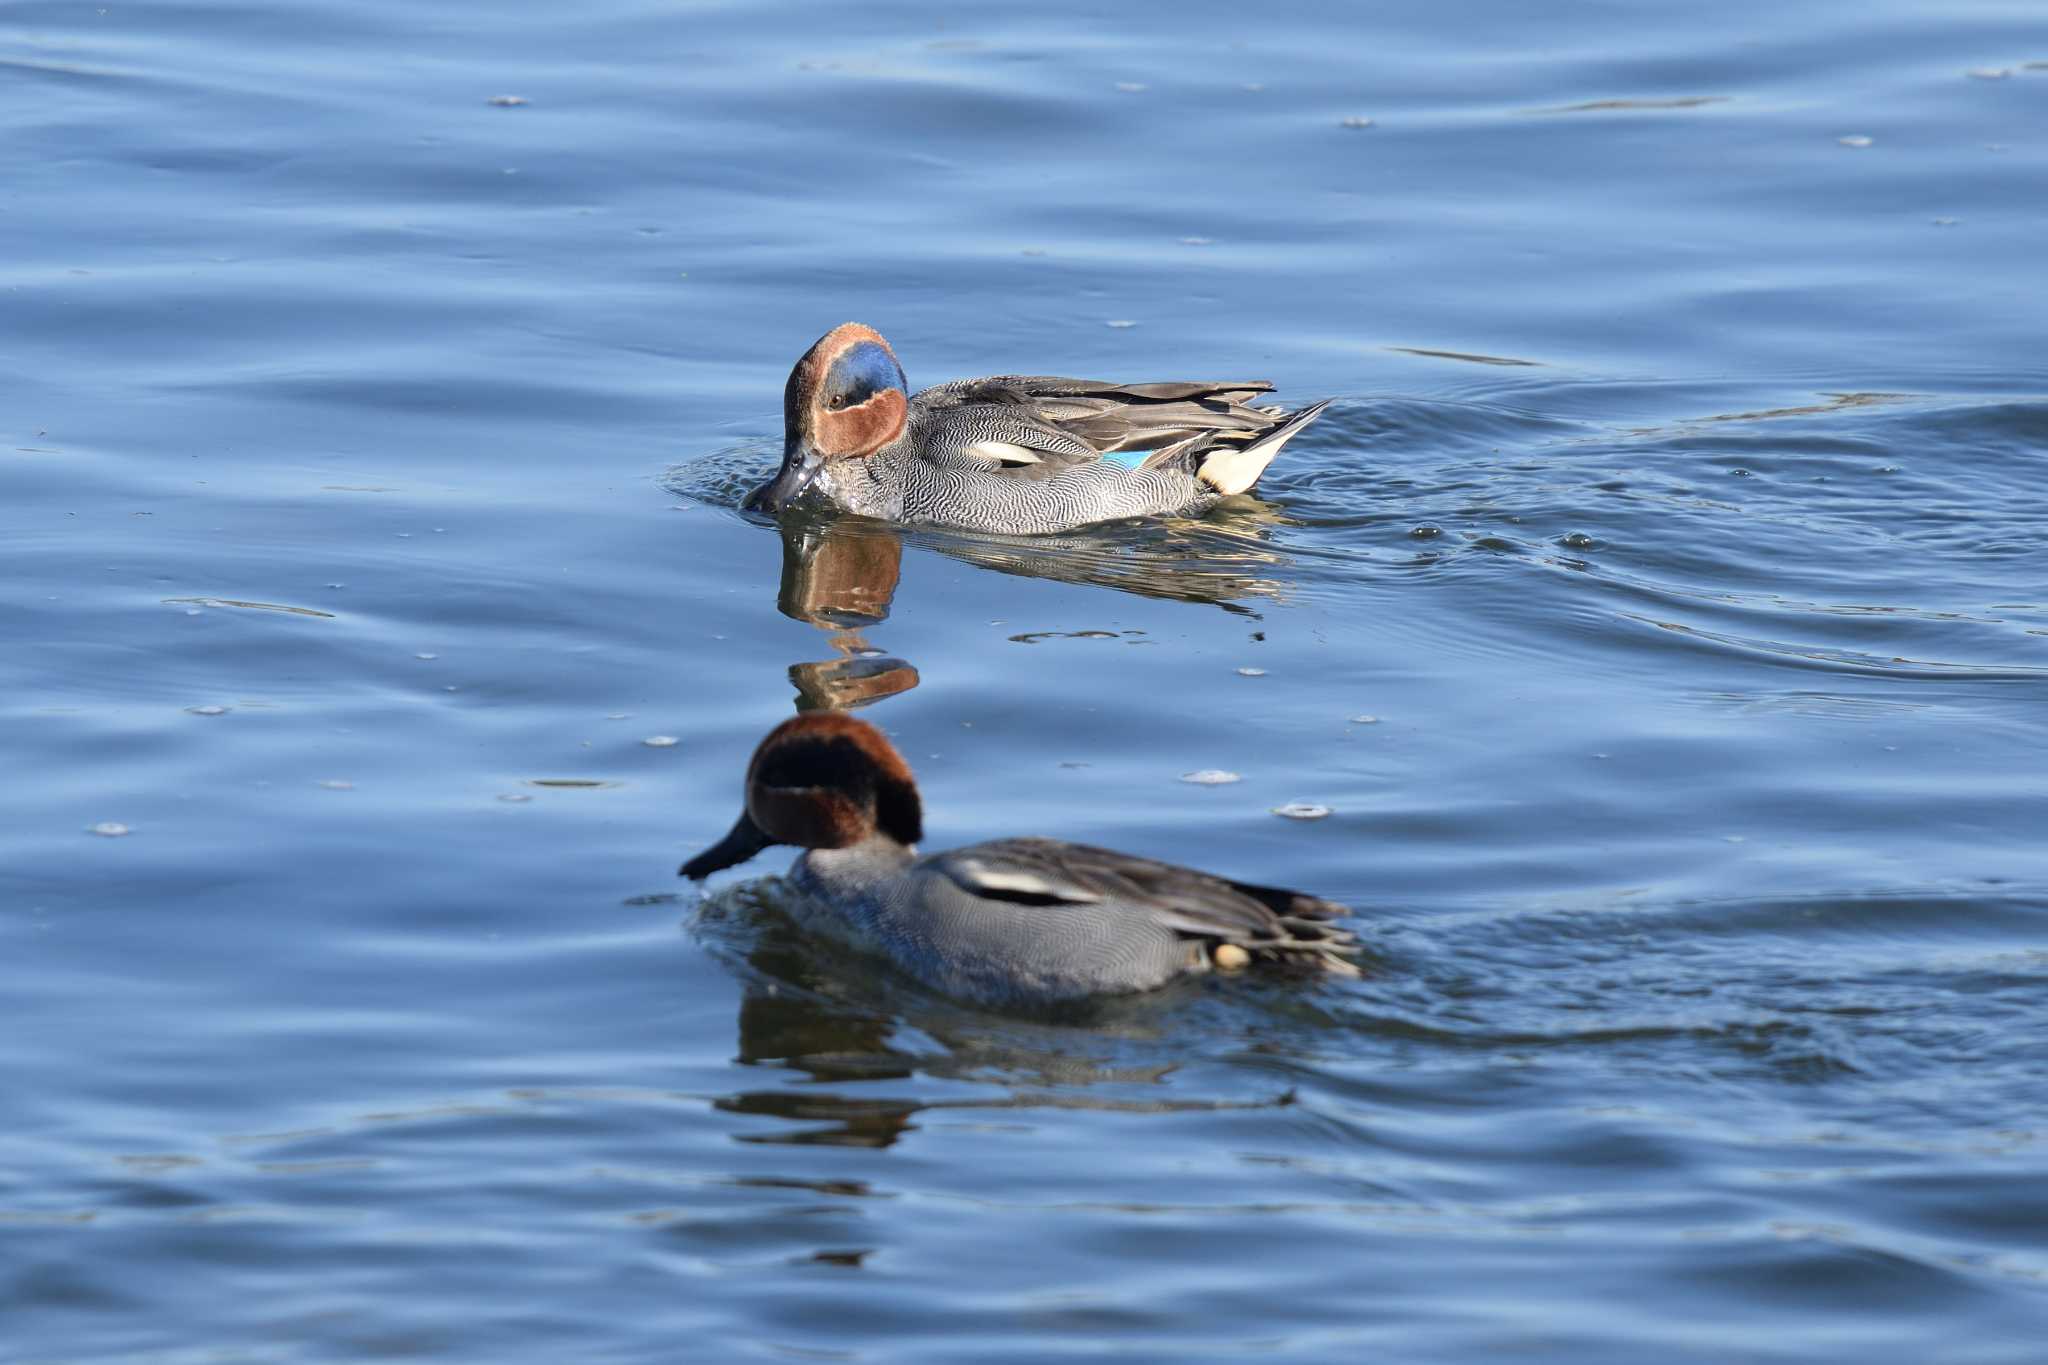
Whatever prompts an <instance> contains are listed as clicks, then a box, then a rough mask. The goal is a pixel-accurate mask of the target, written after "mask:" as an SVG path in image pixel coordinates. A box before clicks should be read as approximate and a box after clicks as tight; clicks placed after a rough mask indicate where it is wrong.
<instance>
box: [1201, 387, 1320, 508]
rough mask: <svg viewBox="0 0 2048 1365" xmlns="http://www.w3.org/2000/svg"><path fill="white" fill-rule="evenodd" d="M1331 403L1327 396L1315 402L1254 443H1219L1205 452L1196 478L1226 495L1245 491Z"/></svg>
mask: <svg viewBox="0 0 2048 1365" xmlns="http://www.w3.org/2000/svg"><path fill="white" fill-rule="evenodd" d="M1328 406H1330V400H1329V399H1327V398H1325V399H1324V400H1323V401H1322V402H1320V403H1312V404H1310V405H1309V406H1308V407H1305V408H1303V409H1302V410H1301V411H1300V412H1297V413H1295V414H1294V416H1292V417H1290V418H1288V419H1287V420H1286V421H1285V422H1282V423H1281V424H1280V425H1279V426H1277V427H1275V428H1273V430H1272V431H1270V432H1268V433H1267V434H1265V435H1264V436H1261V437H1260V438H1259V439H1258V440H1256V441H1253V442H1252V443H1251V444H1250V445H1247V446H1227V445H1218V446H1216V447H1215V448H1213V449H1211V450H1208V451H1205V452H1204V453H1203V459H1202V463H1201V465H1200V467H1199V468H1197V469H1196V470H1195V477H1196V478H1198V479H1200V480H1201V481H1202V482H1203V483H1206V484H1208V485H1209V486H1210V487H1211V488H1213V489H1215V490H1216V491H1217V492H1218V493H1222V494H1224V495H1226V496H1228V495H1229V494H1233V493H1242V492H1245V491H1246V490H1247V489H1249V488H1250V487H1251V486H1252V485H1253V484H1255V483H1257V482H1258V481H1259V476H1260V475H1261V474H1264V473H1265V472H1266V466H1267V465H1269V464H1271V463H1273V457H1274V456H1275V455H1278V454H1279V453H1280V447H1281V446H1284V445H1286V444H1287V442H1288V441H1290V440H1292V439H1293V437H1294V434H1295V433H1296V432H1298V431H1300V430H1301V429H1302V428H1303V427H1305V426H1307V425H1308V424H1309V423H1310V422H1313V421H1315V420H1316V418H1318V417H1320V416H1322V413H1323V409H1324V408H1326V407H1328Z"/></svg>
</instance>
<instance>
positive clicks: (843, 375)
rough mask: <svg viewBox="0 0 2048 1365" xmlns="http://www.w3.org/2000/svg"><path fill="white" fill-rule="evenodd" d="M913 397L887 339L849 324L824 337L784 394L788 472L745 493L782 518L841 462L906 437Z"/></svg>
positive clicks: (751, 502)
mask: <svg viewBox="0 0 2048 1365" xmlns="http://www.w3.org/2000/svg"><path fill="white" fill-rule="evenodd" d="M909 415H910V392H909V390H908V389H907V388H906V387H905V385H904V380H903V367H902V366H901V365H899V364H897V363H896V353H895V352H894V351H892V350H890V349H889V343H888V342H886V341H884V340H882V334H881V333H880V332H877V331H876V330H875V329H874V328H872V327H863V326H862V325H861V324H860V323H858V322H849V323H845V324H843V325H841V326H838V327H834V328H833V329H832V330H831V331H829V332H827V333H825V335H823V336H821V337H819V338H818V340H817V343H816V344H815V345H813V346H812V347H811V349H810V350H808V351H805V352H804V358H803V359H802V360H799V361H797V363H796V368H795V369H793V370H791V371H790V372H789V383H788V384H787V385H785V386H784V388H783V390H782V468H781V469H780V470H778V471H777V472H776V475H775V477H774V478H772V479H770V480H769V481H768V482H767V483H764V484H762V485H761V486H760V487H759V488H757V489H755V490H754V491H753V492H752V493H749V494H748V495H747V502H746V505H747V507H748V509H749V510H756V511H762V512H768V513H776V512H780V511H781V510H782V509H783V508H785V507H787V506H788V505H789V504H790V503H791V502H792V501H793V500H794V499H795V498H796V497H797V495H798V494H800V493H802V492H803V491H804V490H805V489H806V488H809V487H810V486H811V485H812V484H813V483H814V482H816V481H817V478H818V476H819V475H820V474H822V473H823V472H824V470H825V466H826V465H827V464H830V463H832V462H833V461H835V460H859V459H865V458H866V457H867V456H869V455H872V454H874V453H875V452H876V451H878V450H880V449H881V448H882V447H883V446H885V445H888V444H889V442H891V441H893V440H895V439H896V438H897V437H898V436H901V435H902V434H903V423H904V421H905V420H906V419H907V418H908V417H909Z"/></svg>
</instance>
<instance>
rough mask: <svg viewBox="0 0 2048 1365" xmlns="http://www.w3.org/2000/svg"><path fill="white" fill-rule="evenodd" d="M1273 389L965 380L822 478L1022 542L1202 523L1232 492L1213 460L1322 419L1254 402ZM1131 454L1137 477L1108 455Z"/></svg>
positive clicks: (868, 497)
mask: <svg viewBox="0 0 2048 1365" xmlns="http://www.w3.org/2000/svg"><path fill="white" fill-rule="evenodd" d="M1271 387H1272V386H1271V385H1269V384H1266V383H1263V382H1259V381H1244V382H1233V383H1216V384H1207V383H1194V382H1187V383H1162V384H1122V385H1119V384H1103V383H1097V382H1094V381H1091V380H1085V379H1064V378H1059V377H1057V376H1048V375H999V376H994V377H991V378H986V379H963V380H956V381H954V382H952V383H948V384H940V385H936V386H934V387H933V388H929V389H926V390H924V391H923V392H921V393H919V394H918V395H917V396H916V397H915V398H913V399H911V400H910V411H909V415H908V418H907V420H906V422H905V426H904V431H903V435H902V436H901V437H899V438H898V439H897V440H896V441H893V442H891V443H890V444H889V445H887V446H884V447H883V448H882V449H881V450H879V451H877V452H875V453H874V454H873V455H870V456H867V457H865V458H862V459H851V460H841V461H834V462H833V463H832V464H830V465H829V466H828V467H827V468H826V470H825V471H824V473H823V475H822V476H821V479H820V483H821V484H822V485H823V486H824V491H825V492H826V494H827V496H829V497H830V498H831V499H832V501H834V502H835V503H837V504H839V505H840V506H842V507H844V508H846V509H847V510H849V511H853V512H859V513H861V514H863V515H866V516H872V517H877V518H881V519H883V520H887V521H898V522H927V523H932V524H937V525H943V526H961V527H967V528H970V529H976V530H985V531H999V532H1006V533H1010V534H1018V535H1032V534H1044V533H1047V532H1053V531H1064V530H1070V529H1072V528H1073V527H1076V526H1082V525H1086V524H1088V523H1090V522H1097V521H1112V520H1116V519H1118V518H1123V517H1142V516H1154V515H1158V514H1161V513H1183V514H1189V515H1193V514H1198V513H1200V512H1203V511H1205V510H1207V509H1208V508H1209V507H1211V506H1213V505H1214V504H1215V503H1216V502H1217V500H1218V498H1219V496H1220V495H1219V494H1218V493H1217V491H1216V490H1215V489H1214V488H1212V487H1210V485H1209V484H1207V483H1205V482H1203V481H1202V480H1201V479H1199V478H1197V477H1196V476H1197V474H1198V473H1199V472H1200V471H1201V469H1202V467H1203V465H1204V464H1205V463H1206V462H1207V461H1208V460H1209V459H1211V458H1213V457H1215V456H1217V455H1221V454H1229V453H1232V452H1236V451H1241V450H1245V449H1247V448H1249V447H1252V446H1256V445H1261V444H1264V443H1270V444H1271V446H1272V448H1273V450H1275V451H1277V449H1278V447H1279V445H1280V444H1281V443H1283V442H1285V441H1286V440H1287V439H1289V438H1291V437H1292V436H1293V435H1294V434H1295V433H1296V432H1298V431H1299V430H1301V428H1303V427H1305V426H1307V425H1308V424H1309V423H1310V422H1311V421H1313V420H1314V419H1315V417H1316V416H1317V415H1318V414H1319V413H1320V412H1321V411H1322V405H1321V404H1317V405H1315V406H1314V407H1311V408H1307V409H1303V410H1301V411H1300V412H1296V413H1284V412H1280V411H1278V410H1277V409H1267V408H1255V407H1251V406H1249V405H1248V402H1247V400H1249V399H1251V398H1252V397H1254V396H1255V395H1258V394H1261V393H1264V392H1266V391H1268V390H1269V389H1270V388H1271ZM980 442H1001V443H1003V444H1005V445H1011V446H1021V447H1024V448H1025V449H1026V450H1027V451H1028V452H1029V453H1030V455H1032V456H1034V457H1035V462H1030V463H1021V462H1008V463H1006V462H1005V461H1003V460H1000V459H996V458H990V457H988V456H985V455H982V454H979V453H977V452H976V451H974V450H973V447H974V446H976V444H977V443H980ZM1125 451H1128V452H1133V455H1132V456H1127V457H1126V458H1127V459H1130V460H1132V462H1136V463H1138V467H1137V468H1128V467H1126V465H1125V464H1123V463H1119V462H1117V461H1116V460H1114V459H1106V458H1104V456H1105V455H1106V454H1113V453H1116V452H1125ZM1140 451H1142V452H1146V454H1145V455H1144V456H1143V459H1142V462H1138V461H1137V460H1136V459H1135V452H1140ZM1270 455H1271V452H1267V457H1268V458H1270Z"/></svg>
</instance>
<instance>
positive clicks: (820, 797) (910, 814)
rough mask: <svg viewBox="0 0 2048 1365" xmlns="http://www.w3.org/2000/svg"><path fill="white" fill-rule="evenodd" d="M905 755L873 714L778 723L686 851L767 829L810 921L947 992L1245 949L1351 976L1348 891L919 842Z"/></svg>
mask: <svg viewBox="0 0 2048 1365" xmlns="http://www.w3.org/2000/svg"><path fill="white" fill-rule="evenodd" d="M923 834H924V816H923V804H922V802H921V801H920V799H919V797H918V793H917V783H916V781H915V780H914V779H913V778H912V777H911V774H910V766H909V765H908V764H907V763H905V762H904V761H903V755H902V754H900V753H898V752H897V751H896V748H895V746H893V745H892V744H890V743H889V741H888V740H887V739H885V738H883V737H882V733H881V732H880V731H879V730H877V729H875V727H874V726H872V725H869V724H868V723H867V722H865V721H862V720H858V719H856V718H855V717H853V716H849V715H846V714H844V713H841V712H836V711H813V712H809V713H807V714H804V715H800V716H797V717H795V718H793V719H791V720H786V721H784V722H783V723H782V724H780V725H778V726H776V727H775V728H774V729H773V730H771V731H769V733H768V737H767V738H766V739H764V740H762V741H761V744H760V747H759V748H757V749H756V750H755V751H754V758H753V761H752V762H751V763H749V764H748V765H747V785H746V804H745V806H744V808H743V809H742V810H741V812H740V818H739V820H738V821H737V822H736V823H735V824H734V825H733V827H732V832H731V833H729V834H727V835H726V836H725V838H724V839H723V840H722V841H721V842H720V843H719V844H718V845H717V846H716V847H715V848H711V849H709V850H707V851H705V852H703V853H700V854H698V855H697V856H696V857H694V858H692V859H690V861H688V862H687V863H684V864H683V866H682V868H681V869H680V871H681V875H683V876H685V877H688V878H690V879H691V880H693V881H701V880H702V879H703V878H705V877H708V876H710V875H711V874H712V873H713V872H716V871H718V870H720V869H721V868H727V867H731V866H734V865H735V864H738V863H743V862H745V861H746V860H747V859H749V858H751V857H753V856H754V855H755V854H756V853H759V852H760V851H761V850H763V849H765V848H768V847H769V846H771V845H774V844H795V845H797V846H799V847H801V848H803V849H806V850H807V852H805V853H804V854H803V855H802V856H801V857H799V858H798V859H797V860H796V864H795V866H794V867H793V868H792V869H791V871H790V880H791V882H793V883H794V884H795V886H796V888H797V890H799V891H800V892H802V893H803V894H802V896H801V898H800V899H801V901H802V902H803V904H802V906H801V907H800V908H794V909H793V913H795V914H796V916H797V918H798V919H799V920H800V922H801V923H802V924H803V925H804V926H805V927H806V928H808V929H812V930H814V931H817V932H819V933H821V934H824V935H826V936H828V937H832V938H835V939H838V940H840V941H842V942H845V943H849V944H851V945H852V946H854V947H856V948H859V949H862V950H865V951H867V952H871V953H874V954H876V955H878V956H880V957H883V958H885V959H887V960H888V961H890V962H892V963H894V964H895V965H896V966H897V967H898V968H900V969H901V970H903V971H904V972H907V973H908V974H909V975H911V976H913V977H915V978H917V979H918V980H919V981H922V982H923V983H924V984H926V985H927V986H930V987H932V988H934V989H936V990H938V991H941V992H943V993H945V994H947V995H951V996H954V997H956V998H958V999H962V1000H966V1001H969V1002H972V1003H974V1004H978V1005H983V1006H989V1007H994V1008H998V1009H1023V1010H1029V1009H1033V1008H1043V1007H1047V1006H1055V1005H1060V1004H1064V1003H1070V1002H1075V1001H1080V1000H1085V999H1087V998H1089V997H1092V996H1103V995H1117V994H1126V993H1130V992H1134V991H1145V990H1151V989H1153V988H1154V987H1158V986H1164V985H1166V984H1167V983H1168V982H1171V981H1173V980H1175V979H1177V978H1180V977H1184V976H1190V975H1195V974H1199V973H1202V972H1207V971H1212V970H1218V969H1220V970H1225V971H1235V970H1239V969H1242V968H1245V967H1248V966H1253V965H1260V966H1296V967H1302V968H1307V969H1310V970H1314V971H1318V972H1322V971H1329V972H1337V973H1340V974H1345V975H1356V974H1357V971H1358V969H1357V968H1356V967H1355V966H1354V965H1353V964H1352V963H1351V961H1350V957H1351V955H1352V954H1354V953H1356V952H1357V951H1358V940H1357V938H1356V936H1355V935H1353V934H1352V933H1350V932H1349V931H1348V930H1345V929H1341V928H1337V927H1335V926H1333V925H1332V924H1331V923H1330V921H1331V920H1333V919H1335V918H1336V917H1338V916H1339V915H1342V914H1345V913H1346V910H1345V907H1343V906H1341V905H1338V904H1335V903H1334V902H1331V901H1326V900H1321V899H1319V898H1317V897H1315V896H1309V895H1305V894H1303V893H1301V892H1299V891H1285V890H1281V889H1279V888H1276V887H1270V886H1255V885H1252V884H1251V883H1248V882H1237V881H1230V880H1228V879H1226V878H1223V877H1216V876H1211V875H1210V874H1208V873H1206V872H1197V871H1195V870H1193V869H1192V868H1186V867H1175V866H1174V865H1172V864H1170V863H1160V862H1154V861H1153V860H1151V859H1150V858H1140V857H1136V856H1134V855H1132V854H1129V853H1115V852H1112V851H1110V850H1109V849H1104V848H1092V847H1090V846H1088V845H1086V844H1068V843H1062V842H1060V841H1058V840H1054V839H996V840H992V841H991V842H988V843H984V844H975V845H972V846H971V847H968V848H958V849H954V850H952V851H951V852H948V853H934V854H930V855H928V856H925V857H919V856H918V853H917V842H918V840H919V839H920V838H922V837H923Z"/></svg>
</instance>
